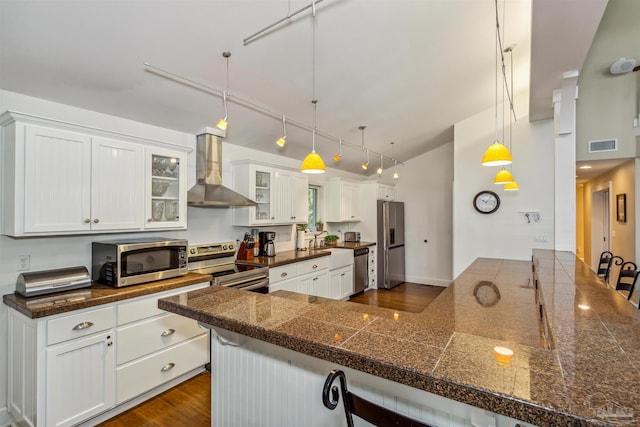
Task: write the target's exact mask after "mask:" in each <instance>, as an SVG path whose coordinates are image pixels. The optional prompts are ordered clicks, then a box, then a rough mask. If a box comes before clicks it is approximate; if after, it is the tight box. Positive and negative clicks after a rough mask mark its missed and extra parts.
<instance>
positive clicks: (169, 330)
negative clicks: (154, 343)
mask: <svg viewBox="0 0 640 427" xmlns="http://www.w3.org/2000/svg"><path fill="white" fill-rule="evenodd" d="M175 331H176V330H175V329H167V330H164V331H162V333H161V334H160V336H161V337H168V336H169V335H173V333H174V332H175Z"/></svg>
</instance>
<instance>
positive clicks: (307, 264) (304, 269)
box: [298, 256, 331, 276]
mask: <svg viewBox="0 0 640 427" xmlns="http://www.w3.org/2000/svg"><path fill="white" fill-rule="evenodd" d="M330 258H331V257H329V256H324V257H321V258H314V259H310V260H308V261H303V262H299V263H298V276H302V275H303V274H307V273H313V272H314V271H320V270H324V269H327V268H329V259H330Z"/></svg>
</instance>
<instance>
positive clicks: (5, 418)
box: [0, 406, 14, 427]
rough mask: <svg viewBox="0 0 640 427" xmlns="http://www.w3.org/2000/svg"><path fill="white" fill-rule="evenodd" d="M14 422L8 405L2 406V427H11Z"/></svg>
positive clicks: (0, 426) (0, 416)
mask: <svg viewBox="0 0 640 427" xmlns="http://www.w3.org/2000/svg"><path fill="white" fill-rule="evenodd" d="M13 422H14V421H13V417H11V414H10V413H9V411H8V410H7V407H6V406H5V407H4V408H0V427H9V426H10V425H12V424H13Z"/></svg>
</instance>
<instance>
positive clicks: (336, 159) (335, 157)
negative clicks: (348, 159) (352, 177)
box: [333, 138, 342, 162]
mask: <svg viewBox="0 0 640 427" xmlns="http://www.w3.org/2000/svg"><path fill="white" fill-rule="evenodd" d="M338 144H340V151H339V152H338V154H334V155H333V160H334V161H335V162H339V161H340V159H342V138H340V139H339V140H338Z"/></svg>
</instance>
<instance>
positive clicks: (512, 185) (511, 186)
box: [502, 181, 520, 191]
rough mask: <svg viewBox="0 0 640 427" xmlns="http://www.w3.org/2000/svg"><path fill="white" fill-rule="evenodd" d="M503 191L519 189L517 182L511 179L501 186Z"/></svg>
mask: <svg viewBox="0 0 640 427" xmlns="http://www.w3.org/2000/svg"><path fill="white" fill-rule="evenodd" d="M502 189H503V190H504V191H518V190H520V187H518V183H517V182H515V181H513V182H511V183H509V184H505V185H504V187H503V188H502Z"/></svg>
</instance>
